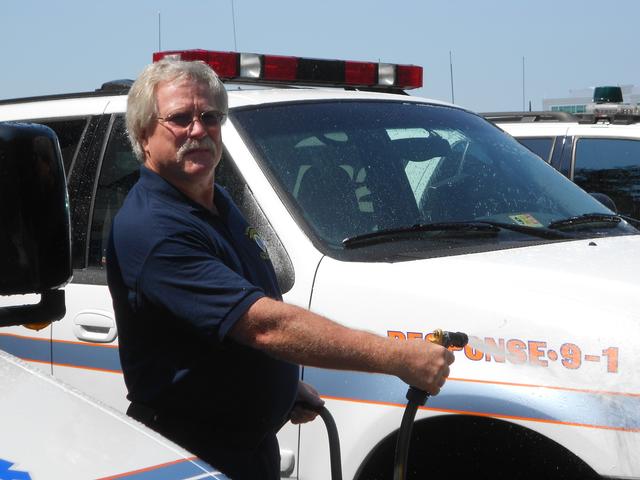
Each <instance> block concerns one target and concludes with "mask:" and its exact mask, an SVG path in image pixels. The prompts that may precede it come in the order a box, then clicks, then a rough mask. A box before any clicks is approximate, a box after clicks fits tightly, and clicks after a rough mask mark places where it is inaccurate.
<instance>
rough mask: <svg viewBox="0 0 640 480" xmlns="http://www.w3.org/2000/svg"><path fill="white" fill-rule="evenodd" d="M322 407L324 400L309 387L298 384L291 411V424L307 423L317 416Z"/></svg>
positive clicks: (302, 383) (304, 384) (301, 383)
mask: <svg viewBox="0 0 640 480" xmlns="http://www.w3.org/2000/svg"><path fill="white" fill-rule="evenodd" d="M323 406H324V400H322V399H321V398H320V395H319V394H318V392H317V391H316V389H315V388H313V387H312V386H311V385H308V384H306V383H304V382H298V394H297V397H296V403H295V404H294V406H293V409H292V410H291V416H290V418H291V423H293V424H294V425H297V424H300V423H307V422H310V421H312V420H313V419H315V418H316V417H317V416H318V410H320V408H322V407H323Z"/></svg>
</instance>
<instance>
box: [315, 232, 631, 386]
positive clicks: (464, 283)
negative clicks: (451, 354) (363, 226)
mask: <svg viewBox="0 0 640 480" xmlns="http://www.w3.org/2000/svg"><path fill="white" fill-rule="evenodd" d="M639 273H640V236H637V235H636V236H627V237H612V238H599V239H593V240H578V241H570V242H559V243H553V244H545V245H538V246H531V247H524V248H514V249H508V250H499V251H494V252H488V253H476V254H467V255H459V256H451V257H441V258H433V259H427V260H415V261H407V262H399V263H393V264H390V263H356V262H350V263H347V262H340V261H336V260H333V259H330V258H324V259H323V260H322V262H321V264H320V267H319V269H318V274H317V277H316V282H315V284H314V291H313V299H312V305H311V307H312V309H314V310H317V311H319V313H322V314H325V315H327V316H329V317H330V318H333V319H335V320H337V321H340V322H342V323H345V324H348V325H352V326H356V325H360V326H362V325H368V326H369V329H370V330H372V331H374V332H376V333H378V334H381V335H389V336H392V332H396V334H397V335H398V336H400V337H402V335H404V336H407V337H411V336H413V337H418V338H420V335H425V334H427V333H428V332H430V331H432V330H434V329H436V328H443V329H445V330H452V331H463V332H466V333H468V334H469V335H470V336H472V337H473V338H477V341H478V342H483V341H485V339H487V338H488V339H489V343H490V344H491V345H492V346H493V345H494V344H495V348H497V349H498V353H502V354H503V357H502V359H498V360H496V358H495V357H490V356H489V355H486V357H487V358H485V359H484V360H483V361H475V360H474V361H472V360H470V357H473V353H474V350H468V351H467V350H465V354H467V355H466V358H465V355H458V358H459V357H461V356H462V358H459V360H460V361H459V362H456V364H455V367H454V368H453V369H452V376H454V375H455V376H460V377H464V378H467V377H468V378H473V379H475V380H477V379H482V380H494V381H501V382H522V381H523V370H522V368H521V366H520V365H516V363H517V362H515V361H514V362H510V358H512V357H509V346H508V345H516V344H515V343H511V344H510V343H509V342H510V341H512V342H515V341H517V342H521V343H518V345H524V346H525V347H527V348H529V352H528V353H529V355H528V356H527V359H526V362H525V363H526V364H527V365H532V366H534V367H536V368H530V369H526V371H524V374H525V375H526V376H527V377H528V380H527V381H533V380H535V381H536V384H539V385H550V386H562V387H567V388H569V387H570V388H587V386H588V388H591V389H593V388H596V389H606V390H608V391H609V390H611V391H616V392H631V393H633V394H637V393H638V392H640V368H638V367H640V365H638V363H639V362H640V346H638V344H639V342H637V339H638V338H640V274H639ZM390 332H391V333H390ZM398 332H399V333H398ZM531 342H535V343H534V346H536V347H535V348H537V349H538V350H536V351H535V352H534V355H533V357H532V356H531V345H532V343H531ZM541 345H542V346H541ZM572 345H575V346H577V347H578V348H579V350H578V349H574V348H573V347H572ZM485 347H486V350H490V349H489V345H488V344H487V345H485ZM514 348H515V347H514ZM523 348H524V347H523ZM505 349H506V350H507V351H506V357H507V358H506V361H505V360H504V353H505ZM610 349H617V350H610ZM540 352H543V353H542V354H541V355H540V356H536V355H537V354H538V353H540ZM578 352H579V353H578ZM480 358H482V355H480ZM500 360H501V361H500ZM572 361H573V364H572V363H571V362H572ZM614 361H615V365H614ZM542 366H544V367H545V368H542ZM516 367H518V368H516Z"/></svg>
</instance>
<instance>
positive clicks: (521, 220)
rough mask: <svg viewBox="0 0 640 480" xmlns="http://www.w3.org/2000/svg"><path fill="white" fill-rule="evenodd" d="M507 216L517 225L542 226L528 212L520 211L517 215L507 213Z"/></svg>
mask: <svg viewBox="0 0 640 480" xmlns="http://www.w3.org/2000/svg"><path fill="white" fill-rule="evenodd" d="M509 218H510V219H511V220H513V221H514V222H516V223H517V224H518V225H524V226H525V227H542V224H541V223H540V222H539V221H538V220H536V218H535V217H534V216H533V215H531V214H530V213H521V214H519V215H509Z"/></svg>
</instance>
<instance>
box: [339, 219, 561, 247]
mask: <svg viewBox="0 0 640 480" xmlns="http://www.w3.org/2000/svg"><path fill="white" fill-rule="evenodd" d="M503 229H504V230H511V231H515V232H519V233H524V234H527V235H532V236H536V237H540V238H546V239H567V238H573V237H571V236H570V235H567V234H566V233H562V232H558V231H556V230H549V229H546V228H541V227H529V226H526V225H513V224H510V223H502V222H491V221H486V220H482V221H473V222H437V223H419V224H416V225H411V226H410V227H402V228H389V229H386V230H380V231H377V232H369V233H364V234H362V235H356V236H354V237H349V238H346V239H344V240H343V241H342V245H343V246H344V247H345V248H352V247H356V246H358V245H370V244H372V243H378V242H383V241H392V240H394V239H396V238H398V237H399V236H404V235H406V234H411V233H420V232H452V233H464V234H480V235H486V234H487V233H490V234H496V233H499V232H500V231H501V230H503Z"/></svg>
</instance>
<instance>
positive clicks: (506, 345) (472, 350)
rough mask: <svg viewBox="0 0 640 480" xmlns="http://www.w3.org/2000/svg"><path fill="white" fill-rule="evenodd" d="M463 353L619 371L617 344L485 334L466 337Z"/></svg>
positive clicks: (408, 335) (406, 335)
mask: <svg viewBox="0 0 640 480" xmlns="http://www.w3.org/2000/svg"><path fill="white" fill-rule="evenodd" d="M387 336H388V337H391V338H397V339H399V340H406V339H416V338H417V339H422V338H424V337H425V334H424V333H422V332H401V331H397V330H388V331H387ZM464 354H465V357H466V358H467V359H469V360H471V361H474V362H479V361H481V360H484V361H485V362H495V363H511V364H514V365H522V364H525V363H526V364H529V365H533V366H538V367H548V366H549V365H550V364H552V363H559V364H560V365H562V366H563V367H564V368H566V369H568V370H577V369H579V368H580V367H582V366H583V365H584V364H585V363H593V364H602V367H603V369H604V370H605V371H606V372H607V373H613V374H615V373H618V370H619V368H618V357H619V349H618V347H612V346H610V347H605V348H602V350H599V351H597V352H593V351H585V350H584V349H583V348H581V347H580V346H578V345H577V344H575V343H570V342H566V343H563V344H561V345H560V346H559V347H557V348H556V347H553V346H552V345H551V344H549V343H547V342H546V341H542V340H521V339H518V338H511V339H504V338H492V337H485V338H484V339H481V338H479V337H469V344H468V345H467V346H466V347H464Z"/></svg>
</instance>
